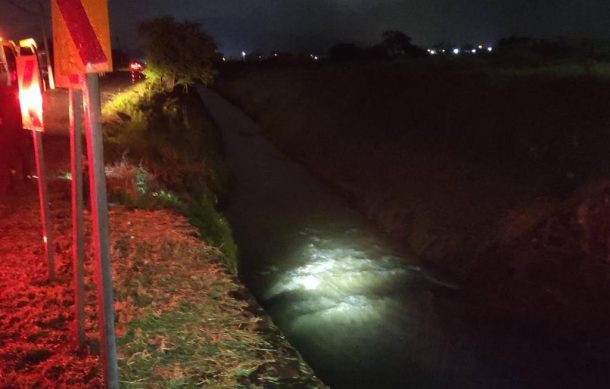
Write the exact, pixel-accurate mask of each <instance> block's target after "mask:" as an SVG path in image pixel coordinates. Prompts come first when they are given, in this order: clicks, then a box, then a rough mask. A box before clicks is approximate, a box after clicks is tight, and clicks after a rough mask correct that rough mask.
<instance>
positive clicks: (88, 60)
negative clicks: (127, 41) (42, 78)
mask: <svg viewBox="0 0 610 389" xmlns="http://www.w3.org/2000/svg"><path fill="white" fill-rule="evenodd" d="M51 5H52V16H53V47H54V50H55V52H54V55H55V72H56V79H57V80H56V82H57V84H58V85H59V86H61V87H70V86H74V85H77V84H78V77H77V76H78V75H79V74H83V73H101V72H109V71H112V53H111V44H110V27H109V22H108V2H107V0H52V1H51Z"/></svg>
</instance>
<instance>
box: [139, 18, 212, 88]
mask: <svg viewBox="0 0 610 389" xmlns="http://www.w3.org/2000/svg"><path fill="white" fill-rule="evenodd" d="M138 32H139V34H140V37H141V39H142V40H143V44H144V53H145V59H146V66H147V70H146V75H147V77H149V79H152V81H153V82H154V81H158V82H159V84H160V85H161V86H163V87H164V88H166V89H168V90H171V89H173V88H174V87H176V86H177V85H181V86H183V87H185V88H186V87H188V85H189V84H193V83H196V82H202V83H204V84H209V83H210V82H212V80H213V78H214V73H213V71H212V64H213V62H214V59H215V58H216V55H217V53H216V49H217V46H216V43H215V42H214V39H213V38H212V37H211V36H210V35H209V34H208V33H207V32H206V31H204V30H203V28H202V27H201V24H199V23H195V22H189V21H184V22H177V21H175V20H174V18H172V17H170V16H164V17H160V18H155V19H151V20H148V21H145V22H143V23H142V24H141V25H140V27H139V29H138Z"/></svg>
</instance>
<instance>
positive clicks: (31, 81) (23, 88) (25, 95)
mask: <svg viewBox="0 0 610 389" xmlns="http://www.w3.org/2000/svg"><path fill="white" fill-rule="evenodd" d="M17 75H18V80H19V81H18V83H19V103H20V104H21V120H22V121H23V128H26V129H28V130H33V131H43V125H42V89H41V86H40V70H39V68H38V58H37V57H36V55H22V56H19V57H17Z"/></svg>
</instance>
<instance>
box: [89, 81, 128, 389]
mask: <svg viewBox="0 0 610 389" xmlns="http://www.w3.org/2000/svg"><path fill="white" fill-rule="evenodd" d="M84 81H85V123H86V128H87V154H88V155H89V182H90V186H89V187H90V192H91V210H92V214H93V240H94V242H93V243H94V246H95V254H96V257H97V258H96V261H95V278H96V283H97V298H98V316H99V319H98V320H99V327H100V328H99V330H100V342H101V349H102V360H103V364H104V378H105V380H106V386H107V387H109V388H117V389H118V387H119V368H118V362H117V353H116V339H115V330H114V304H113V302H114V300H113V295H112V268H111V265H110V236H109V233H108V199H107V194H106V172H105V166H104V144H103V139H102V123H101V101H100V90H99V76H98V75H97V74H95V73H89V74H87V75H86V76H85V78H84Z"/></svg>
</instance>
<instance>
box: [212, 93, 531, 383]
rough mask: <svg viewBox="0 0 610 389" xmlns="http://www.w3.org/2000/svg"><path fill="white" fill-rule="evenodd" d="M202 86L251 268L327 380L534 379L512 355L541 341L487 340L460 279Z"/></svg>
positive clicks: (253, 282) (255, 286)
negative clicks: (443, 274) (375, 222)
mask: <svg viewBox="0 0 610 389" xmlns="http://www.w3.org/2000/svg"><path fill="white" fill-rule="evenodd" d="M201 94H202V97H203V99H204V101H205V103H206V106H207V107H208V109H209V110H210V112H211V113H212V115H213V116H214V119H215V120H216V122H217V123H218V124H219V126H220V127H221V128H222V129H223V135H224V138H225V143H226V147H227V150H226V151H227V158H228V160H229V162H230V164H231V168H232V170H233V172H234V174H235V182H234V190H235V193H234V195H233V197H232V200H231V204H230V207H229V209H228V216H229V219H230V222H231V224H232V226H233V228H234V232H235V236H236V239H237V242H238V244H239V246H240V250H241V254H242V255H241V259H242V267H241V269H240V272H241V275H242V278H243V279H244V281H245V283H246V284H247V285H248V287H249V288H250V290H252V291H253V293H254V294H255V295H256V296H257V298H258V299H259V301H261V303H262V304H263V306H264V307H265V309H266V310H267V311H268V312H269V313H270V314H271V316H272V318H273V319H274V321H275V322H276V323H277V324H278V326H279V327H280V328H281V329H282V331H283V332H284V333H285V334H286V335H287V336H288V338H289V339H290V341H291V343H293V344H294V345H295V346H296V348H297V349H298V350H299V351H300V352H301V353H302V354H303V356H304V357H305V359H306V361H307V362H308V363H309V364H310V365H311V366H312V367H313V368H314V370H315V371H316V373H317V374H318V375H319V376H320V377H321V378H322V379H323V380H324V381H325V382H326V383H328V384H329V385H331V387H333V388H445V387H448V388H486V389H487V388H523V387H529V385H526V383H525V382H524V381H523V378H522V375H521V374H519V373H518V372H519V371H520V370H522V369H523V366H521V365H519V362H515V361H514V358H511V357H506V355H507V354H510V353H509V352H508V350H511V349H514V348H516V349H519V350H520V352H521V353H524V354H530V355H535V353H536V352H535V350H533V349H531V350H530V349H529V348H528V347H529V346H528V345H527V344H520V343H519V341H515V340H514V339H485V341H484V342H483V343H485V344H487V346H488V348H487V349H486V348H485V347H483V348H481V346H480V345H481V343H482V342H481V340H480V339H477V338H478V337H479V334H478V333H477V330H476V329H474V328H473V327H472V325H471V324H470V323H469V321H468V317H467V315H465V314H464V312H465V310H464V309H463V307H462V306H463V305H464V303H463V301H462V297H460V296H461V293H460V290H459V288H458V287H457V286H455V285H452V284H451V282H448V281H446V280H439V279H438V277H436V276H434V275H432V274H430V273H429V272H427V271H425V270H422V269H420V268H418V267H416V266H414V265H409V263H413V261H410V260H409V258H400V257H398V256H397V254H396V252H395V251H394V250H393V249H392V248H391V245H390V244H389V243H388V242H387V241H385V240H384V239H383V238H382V237H380V236H378V235H377V234H376V233H375V232H373V231H372V230H371V229H370V228H369V227H368V226H367V225H366V224H365V223H364V222H363V220H362V219H361V218H360V217H359V216H358V215H357V214H355V213H354V212H353V211H352V210H350V209H349V208H347V207H346V206H345V205H344V203H343V202H342V201H341V199H339V198H338V197H337V196H336V195H334V194H332V193H331V192H330V191H329V190H328V189H327V188H325V187H324V186H323V185H322V184H320V183H319V182H318V181H316V180H315V179H314V178H313V177H312V176H311V175H310V174H309V173H308V172H307V171H305V170H304V169H303V168H302V167H301V166H299V165H297V164H295V163H293V162H291V161H289V160H287V159H286V158H285V157H284V156H283V155H282V154H281V153H280V152H278V151H277V150H276V149H275V148H274V147H272V146H271V145H270V144H269V143H268V142H267V141H266V140H265V139H264V138H262V137H261V136H259V134H258V128H257V127H256V126H255V124H254V123H253V122H252V121H251V120H250V119H248V118H247V117H246V116H244V115H243V114H242V113H240V112H239V111H238V110H237V109H235V108H234V107H232V106H230V105H229V104H228V103H227V102H226V101H224V100H223V99H221V98H220V97H218V96H217V95H215V94H213V93H212V92H209V91H205V90H203V91H201ZM477 344H478V346H477ZM532 358H535V357H532ZM507 361H510V363H508V362H507ZM523 363H524V364H525V362H523ZM527 363H528V364H529V363H530V362H527Z"/></svg>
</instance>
